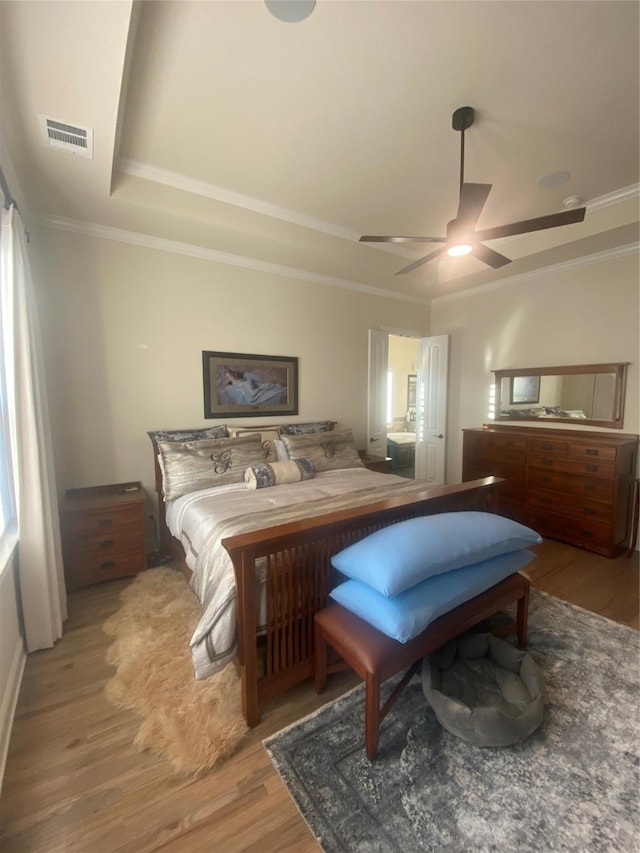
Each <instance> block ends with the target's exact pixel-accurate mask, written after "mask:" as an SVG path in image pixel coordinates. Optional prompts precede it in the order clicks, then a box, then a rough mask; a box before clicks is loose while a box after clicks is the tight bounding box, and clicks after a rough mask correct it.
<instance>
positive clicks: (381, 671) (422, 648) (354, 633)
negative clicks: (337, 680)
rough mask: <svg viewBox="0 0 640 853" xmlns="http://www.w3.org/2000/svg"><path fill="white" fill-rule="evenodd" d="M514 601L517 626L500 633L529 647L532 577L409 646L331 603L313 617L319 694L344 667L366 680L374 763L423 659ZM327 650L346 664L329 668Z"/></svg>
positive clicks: (514, 579)
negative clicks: (384, 729) (389, 685)
mask: <svg viewBox="0 0 640 853" xmlns="http://www.w3.org/2000/svg"><path fill="white" fill-rule="evenodd" d="M513 602H517V609H516V622H515V624H512V625H507V626H503V627H502V628H501V629H499V630H498V632H499V633H500V634H504V633H509V632H514V633H516V634H517V640H518V644H519V645H520V647H521V648H525V647H526V644H527V614H528V608H529V579H528V578H527V577H526V575H524V574H522V573H517V574H513V575H510V576H509V577H507V578H505V579H504V580H503V581H500V583H497V584H495V586H492V587H490V588H489V589H487V590H485V591H484V592H482V593H480V594H479V595H476V596H475V597H474V598H471V599H469V601H465V602H464V604H461V605H459V606H458V607H456V608H454V609H453V610H450V611H448V612H447V613H445V614H443V615H442V616H440V617H439V618H438V619H436V620H435V621H434V622H432V623H431V624H430V625H429V626H428V627H427V628H426V629H425V630H424V631H423V632H422V633H421V634H418V636H417V637H414V638H413V639H412V640H409V641H408V642H407V643H400V642H398V641H397V640H394V639H392V638H391V637H388V636H387V635H386V634H383V633H381V632H380V631H378V630H377V629H376V628H374V627H373V626H371V625H370V624H369V623H368V622H365V621H364V620H362V619H360V617H358V616H356V615H355V614H354V613H351V612H350V611H349V610H347V609H346V608H345V607H343V606H342V605H340V604H336V603H334V604H330V605H329V606H328V607H326V608H324V609H323V610H321V611H319V612H318V613H316V614H315V672H314V677H315V689H316V692H317V693H321V692H322V691H323V690H324V688H325V685H326V682H327V676H328V674H329V673H331V672H337V671H338V670H340V669H345V668H346V667H350V668H351V669H353V670H355V672H357V673H358V675H359V676H360V677H361V678H362V679H363V680H364V682H365V744H366V750H367V757H368V758H369V760H370V761H375V759H376V757H377V754H378V739H379V731H380V724H381V722H382V720H383V719H384V717H385V716H386V714H387V713H388V711H389V709H390V708H391V705H392V704H393V702H394V701H395V700H396V698H397V697H398V696H399V695H400V693H401V691H402V690H403V689H404V687H405V686H406V685H407V684H408V683H409V681H410V679H411V677H412V676H413V675H414V673H415V672H417V670H418V669H419V667H420V665H421V662H422V658H423V657H424V656H425V655H428V654H430V653H431V652H433V651H435V649H437V648H439V647H440V646H441V645H443V644H444V643H446V642H448V641H449V640H452V639H453V638H454V637H457V636H458V635H459V634H461V633H462V632H463V631H466V630H468V629H469V628H472V627H474V626H475V625H477V624H478V623H479V622H482V621H483V620H484V619H488V618H489V617H490V616H493V615H494V614H495V613H497V612H498V611H499V610H501V609H502V608H504V607H507V606H508V605H510V604H512V603H513ZM329 648H332V649H334V651H335V652H337V654H338V655H339V656H340V657H341V658H342V662H340V663H338V664H333V665H332V666H329V663H328V650H329ZM407 667H408V671H407V672H406V673H405V675H404V677H403V678H402V679H401V681H400V682H399V683H398V685H397V686H396V687H395V689H394V690H393V692H392V693H391V695H390V696H389V698H388V699H387V701H386V703H385V704H384V706H383V707H382V708H381V707H380V687H381V685H382V684H383V682H385V681H386V680H387V679H388V678H391V677H392V676H394V675H396V674H397V673H399V672H401V671H402V670H404V669H406V668H407Z"/></svg>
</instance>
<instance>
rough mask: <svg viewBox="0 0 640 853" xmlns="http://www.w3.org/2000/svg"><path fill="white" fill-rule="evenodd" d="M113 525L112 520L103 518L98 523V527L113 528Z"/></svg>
mask: <svg viewBox="0 0 640 853" xmlns="http://www.w3.org/2000/svg"><path fill="white" fill-rule="evenodd" d="M112 524H113V519H112V518H101V519H100V521H99V522H98V527H111V525H112Z"/></svg>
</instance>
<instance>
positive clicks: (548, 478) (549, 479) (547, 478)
mask: <svg viewBox="0 0 640 853" xmlns="http://www.w3.org/2000/svg"><path fill="white" fill-rule="evenodd" d="M541 480H542V482H543V483H553V480H552V479H551V477H541Z"/></svg>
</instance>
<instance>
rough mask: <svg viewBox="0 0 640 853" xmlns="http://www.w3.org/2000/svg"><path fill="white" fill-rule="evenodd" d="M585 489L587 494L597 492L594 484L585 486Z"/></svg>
mask: <svg viewBox="0 0 640 853" xmlns="http://www.w3.org/2000/svg"><path fill="white" fill-rule="evenodd" d="M585 489H586V491H587V492H595V490H596V487H595V485H594V483H587V484H586V486H585Z"/></svg>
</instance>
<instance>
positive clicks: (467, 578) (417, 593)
mask: <svg viewBox="0 0 640 853" xmlns="http://www.w3.org/2000/svg"><path fill="white" fill-rule="evenodd" d="M534 557H535V554H534V553H533V552H532V551H526V550H520V551H512V552H511V553H509V554H502V555H501V556H500V557H493V558H492V559H491V560H483V562H481V563H474V564H473V565H471V566H465V567H464V568H463V569H454V570H453V571H451V572H445V573H444V574H442V575H434V576H433V577H431V578H427V579H426V580H424V581H422V583H419V584H417V585H416V586H414V587H412V588H411V589H408V590H406V591H405V592H401V593H400V595H396V596H394V597H393V598H387V597H386V596H384V595H380V593H379V592H376V591H375V589H372V588H371V587H370V586H367V584H364V583H360V581H354V580H349V581H345V582H344V583H342V584H340V586H337V587H336V588H335V589H333V590H331V593H330V595H331V598H333V600H334V601H337V602H338V604H341V605H342V606H343V607H346V608H347V610H350V611H351V612H352V613H355V614H356V616H359V617H360V618H361V619H364V621H365V622H368V623H369V624H370V625H373V627H374V628H377V629H378V631H382V633H383V634H386V635H387V636H388V637H392V638H393V639H394V640H399V641H400V642H401V643H406V642H408V641H409V640H411V639H412V638H413V637H417V636H418V634H421V633H422V632H423V631H424V630H425V628H427V626H428V625H430V624H431V622H433V621H434V620H436V619H437V618H438V617H439V616H442V614H443V613H448V612H449V610H453V609H454V607H458V605H460V604H464V602H465V601H469V599H470V598H474V597H475V596H476V595H480V593H481V592H484V591H485V589H489V587H492V586H494V585H495V584H497V583H500V581H501V580H504V579H505V578H507V577H509V575H513V574H515V573H516V572H519V571H520V569H523V568H524V567H525V566H526V565H527V563H529V562H530V561H531V560H533V558H534Z"/></svg>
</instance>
